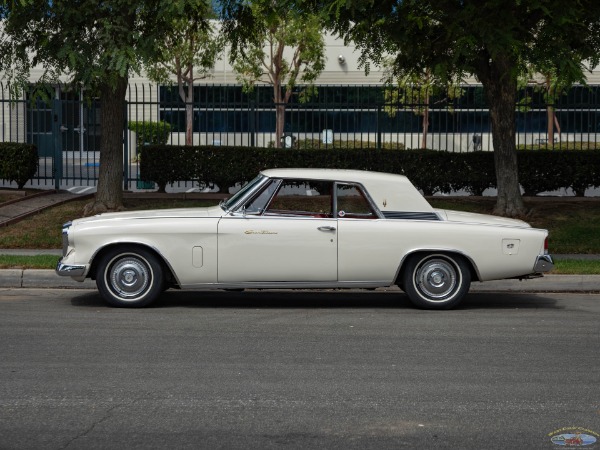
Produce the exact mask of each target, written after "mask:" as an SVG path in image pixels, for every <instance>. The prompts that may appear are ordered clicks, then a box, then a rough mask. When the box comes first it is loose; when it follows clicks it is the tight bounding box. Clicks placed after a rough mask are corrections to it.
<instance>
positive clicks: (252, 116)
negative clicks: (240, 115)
mask: <svg viewBox="0 0 600 450" xmlns="http://www.w3.org/2000/svg"><path fill="white" fill-rule="evenodd" d="M255 114H256V102H255V101H254V100H250V124H249V125H250V147H256V116H255Z"/></svg>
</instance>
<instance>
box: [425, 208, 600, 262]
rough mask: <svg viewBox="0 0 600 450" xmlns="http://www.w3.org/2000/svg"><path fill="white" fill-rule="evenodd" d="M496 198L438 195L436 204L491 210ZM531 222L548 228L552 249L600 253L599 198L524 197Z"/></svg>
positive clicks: (567, 251)
mask: <svg viewBox="0 0 600 450" xmlns="http://www.w3.org/2000/svg"><path fill="white" fill-rule="evenodd" d="M495 202H496V200H495V199H494V198H487V197H483V198H481V197H473V198H472V199H470V198H465V197H461V198H452V197H439V198H438V197H435V198H434V199H433V200H430V203H431V204H432V206H434V207H435V208H441V209H456V210H461V211H470V212H478V213H483V214H491V213H492V210H493V209H494V205H495ZM525 206H527V208H528V209H529V214H528V216H527V217H526V218H525V220H526V221H527V222H529V223H530V224H531V226H533V227H536V228H544V229H546V230H548V231H549V233H550V238H549V245H550V253H556V254H570V253H583V254H600V199H597V200H596V199H593V200H592V199H581V200H578V199H573V198H570V199H561V198H544V197H541V198H527V197H526V198H525Z"/></svg>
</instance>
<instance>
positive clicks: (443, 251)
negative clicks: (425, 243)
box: [394, 248, 481, 284]
mask: <svg viewBox="0 0 600 450" xmlns="http://www.w3.org/2000/svg"><path fill="white" fill-rule="evenodd" d="M436 253H438V254H441V255H447V256H460V257H462V258H463V259H464V260H465V262H466V263H467V265H468V267H469V271H470V272H471V281H480V280H481V277H480V276H479V270H478V269H477V264H475V262H474V261H473V259H472V258H471V257H469V255H467V254H465V253H464V252H462V251H460V250H449V249H439V248H437V249H436V248H428V249H425V248H423V249H415V250H412V251H410V252H408V253H406V254H405V255H404V257H403V258H402V261H400V266H399V267H398V270H397V272H396V277H395V279H394V280H395V281H394V282H395V284H399V283H400V280H401V279H402V275H403V273H404V270H405V268H406V262H407V261H408V260H409V259H410V258H412V257H413V256H415V255H430V254H436Z"/></svg>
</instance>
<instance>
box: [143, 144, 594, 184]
mask: <svg viewBox="0 0 600 450" xmlns="http://www.w3.org/2000/svg"><path fill="white" fill-rule="evenodd" d="M144 152H145V153H144V158H142V160H141V162H140V174H141V177H142V178H143V179H144V180H149V181H155V182H156V183H158V184H159V185H160V184H163V185H166V184H167V183H174V182H177V181H197V182H199V183H205V184H209V185H210V184H216V185H218V186H219V188H220V190H221V192H224V193H227V192H228V191H229V187H231V186H234V185H235V184H236V183H244V182H247V181H249V180H251V179H252V178H254V176H256V174H257V173H258V172H259V171H260V170H263V169H267V168H276V167H279V168H283V167H308V168H310V167H314V168H320V167H322V168H336V169H358V170H372V171H377V172H388V173H396V174H401V175H406V176H407V177H408V178H409V179H410V180H411V181H412V183H413V184H414V185H415V186H416V187H417V188H418V189H420V190H422V191H423V193H424V194H425V195H433V194H435V193H436V192H444V193H448V192H451V191H457V190H466V191H467V192H469V193H470V194H471V195H482V193H483V191H484V190H486V189H487V188H493V187H496V175H495V167H494V154H493V153H492V152H474V153H451V152H444V151H433V150H402V151H389V150H376V149H360V148H357V149H354V148H349V149H336V148H333V149H277V148H252V147H210V146H202V147H185V146H149V147H147V148H146V149H145V150H144ZM517 155H518V161H519V180H520V182H521V185H522V186H523V188H524V189H525V193H526V195H536V194H538V193H540V192H544V191H554V190H558V189H561V188H572V189H573V190H574V191H575V193H576V195H583V193H584V192H585V190H586V189H587V188H589V187H592V186H600V151H598V150H585V151H576V150H566V151H558V150H554V151H547V150H540V151H523V150H521V151H518V152H517Z"/></svg>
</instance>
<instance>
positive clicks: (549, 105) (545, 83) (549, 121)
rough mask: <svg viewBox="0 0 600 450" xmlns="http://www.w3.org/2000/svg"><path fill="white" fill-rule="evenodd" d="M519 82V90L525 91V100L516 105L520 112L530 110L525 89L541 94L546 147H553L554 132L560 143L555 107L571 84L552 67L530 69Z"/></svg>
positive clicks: (529, 98)
mask: <svg viewBox="0 0 600 450" xmlns="http://www.w3.org/2000/svg"><path fill="white" fill-rule="evenodd" d="M536 70H539V72H536ZM520 81H521V83H520V85H519V87H520V88H521V89H520V90H523V89H525V92H526V95H525V98H522V99H521V100H519V101H518V103H517V105H518V106H519V109H520V110H521V111H525V112H527V111H529V110H530V109H531V106H530V105H531V97H530V96H528V95H527V88H529V87H532V88H533V91H534V92H541V93H542V95H543V98H544V103H545V104H546V132H547V145H550V146H554V141H555V136H554V132H555V131H556V132H558V141H559V142H560V123H559V122H558V117H557V116H556V111H555V105H556V102H557V100H558V98H559V97H560V96H561V95H564V94H566V93H567V91H568V89H569V88H570V87H571V85H572V83H571V82H569V81H566V80H562V79H561V78H560V76H559V74H558V73H556V70H555V69H554V68H552V67H541V68H538V69H534V68H530V70H529V71H528V72H527V73H526V74H525V76H524V77H522V78H521V79H520Z"/></svg>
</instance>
